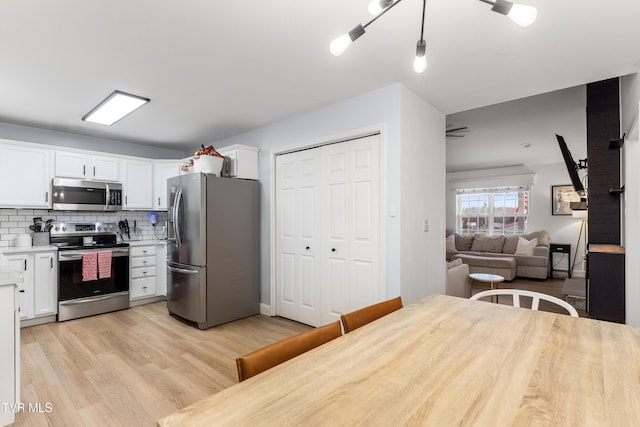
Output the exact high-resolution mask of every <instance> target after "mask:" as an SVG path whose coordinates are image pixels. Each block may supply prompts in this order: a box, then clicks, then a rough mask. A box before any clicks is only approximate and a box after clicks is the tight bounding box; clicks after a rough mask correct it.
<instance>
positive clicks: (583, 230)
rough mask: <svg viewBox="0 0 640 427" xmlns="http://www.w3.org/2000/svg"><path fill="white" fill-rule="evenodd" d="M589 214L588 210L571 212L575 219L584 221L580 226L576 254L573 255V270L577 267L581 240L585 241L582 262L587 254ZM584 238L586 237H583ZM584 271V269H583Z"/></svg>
mask: <svg viewBox="0 0 640 427" xmlns="http://www.w3.org/2000/svg"><path fill="white" fill-rule="evenodd" d="M588 212H589V211H587V210H586V209H584V210H574V211H571V216H572V217H573V218H575V219H579V220H581V221H582V224H580V234H578V242H577V243H576V253H575V255H573V263H572V264H571V269H573V268H574V267H575V265H576V258H577V257H578V249H579V248H580V240H581V238H582V239H583V240H584V248H583V251H582V254H583V255H582V260H583V262H584V256H585V254H586V253H587V219H588V217H589V216H588ZM583 236H584V237H583ZM583 269H584V268H583Z"/></svg>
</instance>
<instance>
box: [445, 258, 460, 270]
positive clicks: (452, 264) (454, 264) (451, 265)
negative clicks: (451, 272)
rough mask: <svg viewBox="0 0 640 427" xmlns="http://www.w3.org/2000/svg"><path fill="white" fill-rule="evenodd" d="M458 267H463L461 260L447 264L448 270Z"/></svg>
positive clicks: (457, 259)
mask: <svg viewBox="0 0 640 427" xmlns="http://www.w3.org/2000/svg"><path fill="white" fill-rule="evenodd" d="M456 265H462V260H461V259H459V258H456V259H454V260H453V261H449V262H447V269H450V268H452V267H455V266H456Z"/></svg>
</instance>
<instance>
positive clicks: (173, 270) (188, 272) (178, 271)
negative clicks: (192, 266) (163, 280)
mask: <svg viewBox="0 0 640 427" xmlns="http://www.w3.org/2000/svg"><path fill="white" fill-rule="evenodd" d="M167 270H169V271H172V272H174V273H184V274H198V273H199V271H198V270H187V269H186V268H176V267H171V266H170V265H167Z"/></svg>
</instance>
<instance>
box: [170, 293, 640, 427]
mask: <svg viewBox="0 0 640 427" xmlns="http://www.w3.org/2000/svg"><path fill="white" fill-rule="evenodd" d="M158 425H159V426H163V427H169V426H218V425H223V426H226V425H233V426H258V425H261V426H262V425H267V426H282V425H305V426H307V425H321V426H341V425H344V426H359V425H362V426H401V425H411V426H415V425H427V426H452V425H471V426H529V425H531V426H581V427H584V426H599V427H600V426H616V427H619V426H640V330H638V329H636V328H633V327H630V326H627V325H621V324H617V323H609V322H603V321H598V320H593V319H586V318H575V317H571V316H568V315H564V314H555V313H549V312H542V311H533V310H530V309H525V308H514V307H511V306H507V305H501V304H491V303H488V302H485V301H470V300H467V299H463V298H457V297H451V296H444V295H432V296H429V297H427V298H424V299H422V300H420V301H418V302H417V303H415V304H411V305H408V306H406V307H404V308H402V309H401V310H398V311H396V312H394V313H391V314H389V315H387V316H385V317H383V318H381V319H378V320H376V321H374V322H372V323H369V324H368V325H365V326H363V327H361V328H359V329H357V330H355V331H353V332H351V333H349V334H346V335H343V336H342V337H339V338H337V339H335V340H333V341H331V342H329V343H326V344H324V345H322V346H320V347H318V348H316V349H314V350H311V351H309V352H307V353H304V354H302V355H300V356H298V357H296V358H294V359H291V360H289V361H287V362H285V363H283V364H281V365H278V366H276V367H274V368H272V369H270V370H268V371H266V372H263V373H262V374H259V375H257V376H255V377H252V378H250V379H248V380H246V381H244V382H242V383H239V384H236V385H234V386H232V387H230V388H228V389H225V390H223V391H221V392H219V393H216V394H214V395H212V396H210V397H208V398H206V399H204V400H202V401H199V402H196V403H194V404H192V405H190V406H188V407H186V408H184V409H182V410H180V411H178V412H176V413H174V414H171V415H169V416H167V417H165V418H162V419H161V420H159V421H158Z"/></svg>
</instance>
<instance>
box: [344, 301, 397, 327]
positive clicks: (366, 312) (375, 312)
mask: <svg viewBox="0 0 640 427" xmlns="http://www.w3.org/2000/svg"><path fill="white" fill-rule="evenodd" d="M401 308H402V298H400V297H396V298H393V299H390V300H387V301H382V302H379V303H377V304H373V305H370V306H367V307H364V308H361V309H359V310H356V311H352V312H351V313H347V314H343V315H342V316H340V320H342V326H343V327H344V332H345V333H349V332H351V331H353V330H355V329H358V328H359V327H361V326H364V325H366V324H367V323H371V322H373V321H374V320H376V319H379V318H381V317H383V316H386V315H387V314H389V313H393V312H394V311H396V310H400V309H401Z"/></svg>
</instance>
